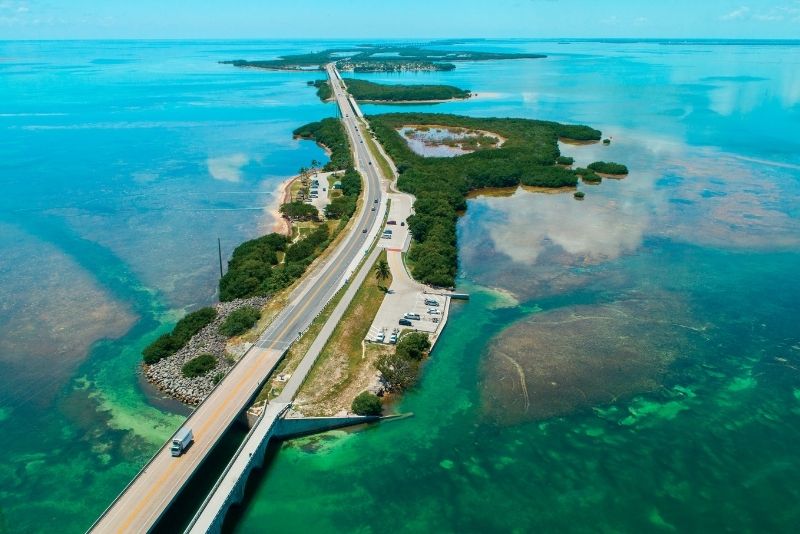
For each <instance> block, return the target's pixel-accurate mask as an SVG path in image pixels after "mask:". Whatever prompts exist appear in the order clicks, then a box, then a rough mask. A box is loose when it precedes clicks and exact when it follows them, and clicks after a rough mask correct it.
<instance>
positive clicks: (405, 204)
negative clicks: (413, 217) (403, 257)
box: [378, 193, 412, 273]
mask: <svg viewBox="0 0 800 534" xmlns="http://www.w3.org/2000/svg"><path fill="white" fill-rule="evenodd" d="M389 200H391V204H390V205H389V215H388V217H387V218H386V222H387V224H386V225H385V226H384V229H388V230H391V231H392V237H390V238H389V239H384V238H381V240H380V242H379V243H378V246H379V247H383V248H385V249H390V250H407V249H408V245H409V244H410V243H411V237H410V235H409V233H408V224H407V223H406V218H407V217H408V216H409V214H410V213H411V204H412V199H411V197H410V196H409V195H407V194H405V193H389ZM389 221H394V222H395V224H388V223H389ZM392 272H393V273H394V271H392Z"/></svg>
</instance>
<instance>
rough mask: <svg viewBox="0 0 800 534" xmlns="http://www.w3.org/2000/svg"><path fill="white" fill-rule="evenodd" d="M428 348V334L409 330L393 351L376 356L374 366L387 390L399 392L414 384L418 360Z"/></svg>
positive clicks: (418, 364)
mask: <svg viewBox="0 0 800 534" xmlns="http://www.w3.org/2000/svg"><path fill="white" fill-rule="evenodd" d="M430 348H431V342H430V340H429V339H428V334H425V333H424V332H411V333H408V334H406V335H405V336H403V337H402V338H400V341H399V342H398V343H397V348H396V350H395V351H394V353H392V354H385V355H383V356H381V357H380V358H378V361H377V363H376V364H375V367H376V368H377V369H378V371H380V373H381V375H382V376H383V379H384V380H385V381H386V384H387V388H388V389H389V391H392V392H395V393H400V392H402V391H405V390H406V389H408V388H410V387H411V386H412V385H414V382H416V380H417V375H418V373H419V366H420V362H421V361H422V359H423V358H424V357H425V355H426V354H427V353H428V351H429V350H430Z"/></svg>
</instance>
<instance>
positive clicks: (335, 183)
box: [333, 180, 342, 189]
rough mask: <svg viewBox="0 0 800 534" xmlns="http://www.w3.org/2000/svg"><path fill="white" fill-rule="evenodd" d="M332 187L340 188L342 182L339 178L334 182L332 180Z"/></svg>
mask: <svg viewBox="0 0 800 534" xmlns="http://www.w3.org/2000/svg"><path fill="white" fill-rule="evenodd" d="M333 188H334V189H341V188H342V182H340V181H339V180H336V181H335V182H333Z"/></svg>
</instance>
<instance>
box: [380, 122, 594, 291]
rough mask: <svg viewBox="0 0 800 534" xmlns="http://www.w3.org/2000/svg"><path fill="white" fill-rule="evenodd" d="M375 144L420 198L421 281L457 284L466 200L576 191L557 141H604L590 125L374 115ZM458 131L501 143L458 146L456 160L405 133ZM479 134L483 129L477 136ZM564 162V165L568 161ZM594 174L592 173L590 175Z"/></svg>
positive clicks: (415, 255)
mask: <svg viewBox="0 0 800 534" xmlns="http://www.w3.org/2000/svg"><path fill="white" fill-rule="evenodd" d="M367 120H368V121H369V124H370V126H371V128H372V131H373V132H374V133H375V135H376V137H377V139H378V140H379V141H380V143H381V144H382V145H383V147H384V148H385V149H386V151H387V153H388V154H389V156H390V157H391V158H392V159H393V160H394V162H395V164H396V165H397V170H398V172H399V173H400V176H399V178H398V181H397V184H398V187H399V188H400V189H401V190H402V191H405V192H407V193H411V194H412V195H414V196H415V197H416V202H415V203H414V215H412V216H411V217H410V218H409V220H408V224H409V228H410V230H411V232H412V234H413V236H414V242H413V245H412V247H411V250H410V251H409V253H408V257H407V260H408V265H409V267H410V269H411V274H412V275H413V277H414V278H415V279H416V280H419V281H420V282H423V283H426V284H430V285H432V286H438V287H447V288H449V287H453V286H454V285H455V276H456V270H457V263H458V253H457V248H456V221H457V218H458V214H459V213H460V212H463V211H464V210H465V209H466V207H467V205H466V195H467V193H469V192H470V191H475V190H479V189H483V188H489V187H517V186H519V185H526V186H535V187H546V188H560V187H575V186H576V185H577V183H578V179H579V177H581V176H582V175H581V174H580V173H579V172H578V171H573V170H571V169H569V168H566V167H565V166H563V165H557V164H556V162H557V161H558V158H559V156H561V154H560V152H559V148H558V141H559V139H570V140H575V141H598V140H600V139H601V132H600V131H598V130H595V129H594V128H591V127H589V126H582V125H567V124H560V123H557V122H550V121H538V120H530V119H509V118H475V117H466V116H460V115H450V114H441V113H389V114H383V115H375V116H368V117H367ZM412 126H413V127H414V128H415V129H416V130H419V128H420V127H428V128H437V129H442V128H445V129H447V128H457V129H460V130H459V131H462V132H470V131H472V132H475V135H479V136H484V137H485V136H486V135H487V134H490V135H493V136H494V137H495V138H498V139H499V138H502V139H503V142H502V143H494V144H488V143H487V144H485V145H482V146H481V145H480V144H479V145H478V146H477V147H467V148H466V149H465V147H464V146H463V145H462V146H460V150H461V151H462V152H464V153H461V154H460V155H454V156H453V157H426V156H424V155H421V154H418V153H416V152H415V151H414V150H412V148H411V146H410V144H409V140H408V138H407V136H405V135H403V133H402V132H403V131H404V129H406V128H409V127H412ZM478 132H483V133H481V134H478ZM562 161H564V160H562ZM589 172H591V173H592V174H595V173H594V172H593V171H587V172H585V173H584V174H586V175H588V173H589Z"/></svg>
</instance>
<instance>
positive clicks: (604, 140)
mask: <svg viewBox="0 0 800 534" xmlns="http://www.w3.org/2000/svg"><path fill="white" fill-rule="evenodd" d="M603 144H604V145H606V146H608V145H610V144H611V139H608V138H606V139H603Z"/></svg>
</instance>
